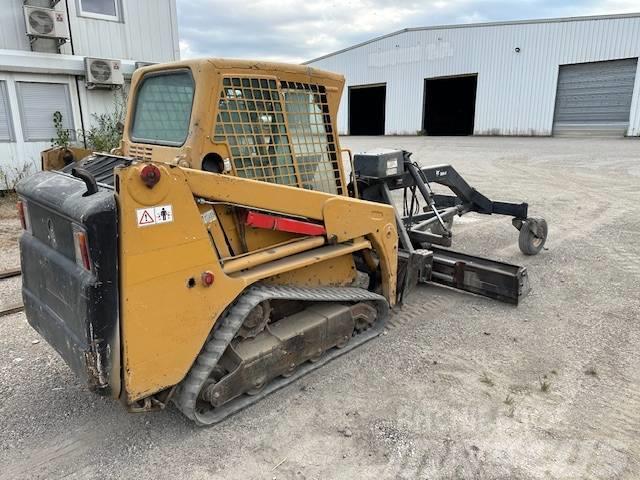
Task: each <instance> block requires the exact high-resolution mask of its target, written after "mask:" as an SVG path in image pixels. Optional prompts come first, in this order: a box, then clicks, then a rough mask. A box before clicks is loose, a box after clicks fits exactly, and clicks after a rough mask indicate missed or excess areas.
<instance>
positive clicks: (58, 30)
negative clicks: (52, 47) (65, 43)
mask: <svg viewBox="0 0 640 480" xmlns="http://www.w3.org/2000/svg"><path fill="white" fill-rule="evenodd" d="M24 21H25V25H26V29H27V35H28V36H29V37H32V38H33V37H35V38H39V37H43V38H58V39H66V38H68V37H69V28H68V25H67V16H66V14H65V13H64V12H60V11H58V10H53V9H51V8H41V7H30V6H27V5H25V6H24Z"/></svg>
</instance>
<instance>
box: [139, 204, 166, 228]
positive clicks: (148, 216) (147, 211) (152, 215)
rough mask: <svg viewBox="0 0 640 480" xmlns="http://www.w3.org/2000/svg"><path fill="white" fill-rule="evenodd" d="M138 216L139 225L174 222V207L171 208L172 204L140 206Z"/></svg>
mask: <svg viewBox="0 0 640 480" xmlns="http://www.w3.org/2000/svg"><path fill="white" fill-rule="evenodd" d="M136 218H137V219H138V226H139V227H147V226H149V225H157V224H159V223H168V222H173V209H172V208H171V205H160V206H159V207H148V208H138V209H137V210H136Z"/></svg>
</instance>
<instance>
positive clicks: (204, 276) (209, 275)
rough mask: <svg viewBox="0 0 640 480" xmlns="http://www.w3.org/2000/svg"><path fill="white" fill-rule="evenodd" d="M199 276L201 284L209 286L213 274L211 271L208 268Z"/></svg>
mask: <svg viewBox="0 0 640 480" xmlns="http://www.w3.org/2000/svg"><path fill="white" fill-rule="evenodd" d="M200 278H201V279H202V284H203V285H204V286H205V287H210V286H211V285H213V280H214V276H213V273H212V272H210V271H208V270H207V271H206V272H202V275H201V277H200Z"/></svg>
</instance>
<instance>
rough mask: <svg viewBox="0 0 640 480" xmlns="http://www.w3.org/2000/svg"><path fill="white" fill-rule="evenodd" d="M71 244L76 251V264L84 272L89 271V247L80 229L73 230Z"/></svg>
mask: <svg viewBox="0 0 640 480" xmlns="http://www.w3.org/2000/svg"><path fill="white" fill-rule="evenodd" d="M73 243H74V247H75V249H76V263H77V264H78V265H80V266H82V267H84V268H85V269H86V270H89V271H91V257H89V245H88V243H87V234H86V233H84V231H83V230H80V228H77V227H76V228H74V232H73Z"/></svg>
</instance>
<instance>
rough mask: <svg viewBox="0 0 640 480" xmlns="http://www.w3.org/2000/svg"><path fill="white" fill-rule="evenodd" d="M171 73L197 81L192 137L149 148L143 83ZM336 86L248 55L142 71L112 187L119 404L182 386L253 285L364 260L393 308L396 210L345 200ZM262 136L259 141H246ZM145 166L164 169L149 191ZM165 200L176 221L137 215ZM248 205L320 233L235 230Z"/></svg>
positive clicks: (301, 278)
mask: <svg viewBox="0 0 640 480" xmlns="http://www.w3.org/2000/svg"><path fill="white" fill-rule="evenodd" d="M167 72H169V73H170V72H186V73H187V74H188V75H189V76H191V78H192V79H193V86H194V88H193V94H192V108H191V111H190V112H188V131H187V132H186V138H184V139H183V140H182V139H180V140H181V141H180V142H178V141H176V142H174V143H176V144H175V145H167V144H161V143H162V142H154V141H149V142H147V143H145V142H143V141H141V139H140V138H138V137H136V133H139V131H140V129H138V130H136V129H137V127H136V125H135V122H136V121H140V120H137V118H144V115H147V116H148V118H151V116H152V115H151V114H157V112H155V111H151V112H149V111H143V110H142V107H140V105H139V103H138V100H139V98H140V96H141V95H147V93H146V92H142V93H141V91H142V90H141V87H142V86H143V85H144V84H145V82H147V81H149V79H153V78H158V77H159V76H162V75H163V74H166V73H167ZM343 84H344V80H343V78H342V77H341V76H338V75H335V74H331V73H328V72H323V71H319V70H316V69H313V68H309V67H304V66H294V65H284V64H274V63H262V62H250V61H229V60H217V59H212V60H193V61H183V62H177V63H173V64H165V65H155V66H151V67H146V68H143V69H140V70H138V71H136V73H135V74H134V77H133V81H132V85H131V94H130V101H129V108H128V117H127V121H126V125H125V132H124V139H123V142H122V154H123V155H124V156H125V157H133V158H136V159H137V160H139V161H137V162H134V163H132V164H131V165H128V166H123V167H120V168H117V169H116V181H115V189H116V198H117V203H118V210H119V247H118V248H119V276H120V288H119V290H120V337H121V342H122V358H121V363H122V376H123V383H122V388H121V389H120V390H121V391H120V396H121V397H122V398H123V399H124V400H125V401H126V402H127V403H129V404H131V403H133V402H137V401H140V400H142V399H144V398H147V397H150V396H151V395H153V394H155V393H157V392H160V391H164V390H166V389H168V388H170V387H172V386H175V385H176V384H178V383H180V382H181V381H182V380H183V379H184V378H185V376H186V375H187V373H188V372H189V370H190V368H191V367H192V365H193V364H194V361H195V360H196V358H197V356H198V354H199V352H200V351H201V349H202V348H203V345H204V344H205V342H206V341H207V338H208V337H209V336H210V334H211V332H212V330H213V329H214V328H215V326H216V322H217V321H218V320H219V318H220V317H221V316H222V314H223V313H224V312H225V311H226V310H227V309H228V308H229V307H230V306H231V305H232V304H233V303H234V302H235V301H236V299H238V297H239V296H241V294H242V292H243V291H244V290H245V289H247V287H249V286H250V285H252V284H256V283H257V282H261V283H264V284H272V285H294V286H304V287H322V286H346V285H350V284H352V283H353V281H354V279H355V277H356V268H355V265H354V254H356V253H359V254H363V255H364V256H365V258H367V259H369V261H370V262H371V263H375V265H378V266H379V270H380V276H381V293H382V295H383V296H384V297H386V299H387V300H388V302H389V304H390V305H393V304H394V301H395V297H396V293H395V289H396V269H397V248H398V247H397V243H398V235H397V232H396V223H395V222H396V219H395V213H394V209H393V208H392V207H391V206H388V205H384V204H380V203H373V202H367V201H363V200H358V199H355V198H351V197H349V196H348V195H347V188H346V183H347V179H346V178H345V173H344V167H343V164H342V155H341V149H340V146H339V140H338V136H337V129H336V112H337V109H338V104H339V101H340V95H341V92H342V89H343ZM149 85H152V83H150V84H149ZM152 93H154V94H157V93H158V92H157V91H155V92H152ZM149 95H150V94H149ZM256 97H260V98H256ZM265 97H268V99H267V98H265ZM249 102H263V103H262V104H258V105H259V106H258V107H252V105H255V104H251V103H249ZM183 103H185V102H183ZM265 104H268V105H267V107H264V105H265ZM154 108H156V107H154ZM158 108H160V107H158ZM265 112H267V113H265ZM136 115H139V117H136ZM256 118H257V119H258V120H257V121H256ZM301 119H305V120H304V121H302V122H301ZM159 121H162V119H160V120H159ZM185 121H187V120H186V119H185ZM305 122H306V123H305ZM263 124H264V125H263ZM267 127H268V128H267ZM320 127H322V128H321V129H320ZM261 128H264V129H265V130H264V132H260V131H256V130H257V129H261ZM247 132H248V133H247ZM261 133H263V135H262V136H260V134H261ZM275 135H278V143H277V145H275V146H274V137H275ZM258 137H260V138H264V139H265V140H264V143H265V145H266V146H265V145H259V144H255V142H254V144H253V145H250V144H248V143H250V142H247V141H246V139H247V138H252V139H256V138H258ZM178 143H180V144H178ZM267 144H269V145H267ZM261 153H262V155H261ZM212 159H213V160H212ZM206 162H209V163H208V164H205V163H206ZM313 162H315V163H316V164H317V165H319V166H316V167H314V166H313ZM149 165H153V166H155V167H156V169H157V170H156V172H159V179H157V178H156V183H155V184H154V185H153V186H151V187H150V186H149V185H148V184H147V183H145V181H144V175H145V173H144V171H143V170H144V169H145V168H146V167H148V166H149ZM212 165H213V166H214V167H215V168H213V169H212V168H211V166H212ZM203 168H204V169H209V171H204V170H203ZM216 168H217V171H216ZM162 206H170V207H171V219H170V221H166V222H161V223H157V224H151V225H147V224H145V222H144V221H143V222H141V215H143V214H144V211H145V210H147V211H148V212H153V211H155V210H154V209H156V208H161V207H162ZM247 211H256V212H263V213H266V214H269V215H274V216H282V217H284V218H292V219H299V220H300V221H303V222H307V223H311V224H313V225H317V226H319V227H322V228H323V229H324V234H322V235H317V234H314V235H305V234H304V233H299V232H288V231H281V230H277V229H276V230H271V229H265V228H254V227H253V226H249V225H247V224H246V223H245V222H243V218H244V217H243V216H244V215H246V212H247ZM141 212H143V213H142V214H141ZM211 278H212V279H213V282H212V283H209V282H210V280H211ZM114 308H115V307H114ZM116 393H117V392H115V391H114V394H116Z"/></svg>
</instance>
